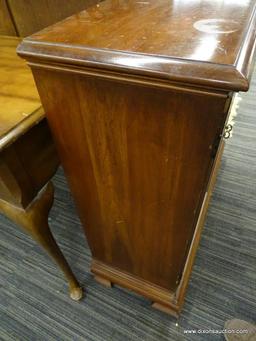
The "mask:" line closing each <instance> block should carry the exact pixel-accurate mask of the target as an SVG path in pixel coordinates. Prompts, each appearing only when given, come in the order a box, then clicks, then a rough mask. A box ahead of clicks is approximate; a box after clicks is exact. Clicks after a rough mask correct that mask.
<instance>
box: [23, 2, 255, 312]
mask: <svg viewBox="0 0 256 341" xmlns="http://www.w3.org/2000/svg"><path fill="white" fill-rule="evenodd" d="M254 13H255V1H247V2H246V3H244V2H241V3H238V2H236V3H232V4H231V3H230V2H227V1H222V2H219V1H217V0H214V1H199V0H198V1H197V0H196V1H193V2H188V1H185V0H183V1H174V0H173V1H167V0H160V1H147V2H137V1H110V0H107V1H104V2H102V3H100V4H98V5H97V6H95V7H91V8H89V9H88V10H87V11H83V12H81V13H80V14H77V15H75V16H73V17H70V18H69V19H67V20H65V21H63V22H61V23H59V24H57V25H55V26H52V27H50V28H47V29H45V30H43V31H41V32H39V33H37V34H35V35H33V36H31V37H29V38H27V39H25V40H23V43H22V44H21V46H20V47H19V49H18V53H19V54H20V55H21V56H23V57H24V58H26V59H27V61H28V63H29V65H30V66H31V68H32V71H33V74H34V77H35V80H36V84H37V87H38V90H39V94H40V97H41V100H42V103H43V105H44V107H45V109H46V112H47V118H48V121H49V124H50V127H51V130H52V132H53V135H54V138H55V141H56V145H57V148H58V151H59V154H60V157H61V161H62V164H63V166H64V169H65V172H66V175H67V177H68V180H69V184H70V187H71V190H72V193H73V195H74V198H75V201H76V204H77V206H78V210H79V214H80V218H81V220H82V222H83V225H84V229H85V233H86V236H87V239H88V242H89V245H90V248H91V251H92V258H93V260H92V272H93V273H94V274H95V277H96V279H98V280H99V281H100V282H102V283H103V284H106V285H111V283H114V284H115V283H117V284H120V285H122V286H124V287H127V288H130V289H132V290H134V291H136V292H138V293H140V294H142V295H145V296H146V297H148V298H149V299H150V300H152V301H153V302H154V307H156V308H158V309H162V310H164V311H166V312H169V313H171V314H174V315H177V314H179V312H180V310H181V307H182V304H183V301H184V293H185V290H186V287H187V284H188V279H189V275H190V272H191V268H192V264H193V259H194V256H195V252H196V248H197V245H198V242H199V237H200V233H201V229H202V226H203V220H204V217H205V214H206V210H207V205H208V202H209V198H210V193H211V190H212V188H213V184H214V180H215V177H216V173H217V168H218V164H219V162H220V157H221V152H222V150H223V142H222V137H221V136H222V134H223V130H224V129H225V124H226V123H225V122H226V120H227V117H228V110H229V106H230V101H231V99H232V96H233V93H234V91H246V90H248V88H249V79H250V72H251V71H250V70H251V66H252V63H253V59H254V50H255V49H254V47H255V14H254Z"/></svg>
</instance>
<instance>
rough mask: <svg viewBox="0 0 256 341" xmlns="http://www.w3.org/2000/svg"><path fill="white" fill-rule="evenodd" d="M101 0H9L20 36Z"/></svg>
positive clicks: (24, 35)
mask: <svg viewBox="0 0 256 341" xmlns="http://www.w3.org/2000/svg"><path fill="white" fill-rule="evenodd" d="M99 1H100V0H98V1H97V0H68V1H65V2H64V1H63V0H18V1H17V0H8V3H9V8H10V12H11V14H12V15H13V18H14V20H15V24H16V27H17V31H18V34H19V36H21V37H26V36H28V35H30V34H32V33H34V32H37V31H39V30H41V29H42V28H44V27H47V26H49V25H52V24H54V23H56V22H57V21H60V20H62V19H65V18H66V17H69V16H70V15H72V14H74V13H77V12H80V11H82V10H84V9H86V8H87V7H88V6H90V5H93V4H95V3H97V2H99Z"/></svg>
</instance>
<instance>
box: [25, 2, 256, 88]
mask: <svg viewBox="0 0 256 341" xmlns="http://www.w3.org/2000/svg"><path fill="white" fill-rule="evenodd" d="M255 8H256V4H255V1H254V0H251V1H248V2H243V1H241V2H236V3H232V4H228V5H227V3H226V2H222V3H221V4H220V2H219V1H211V2H209V1H203V2H202V1H199V0H198V1H192V2H191V3H188V1H187V0H184V1H179V2H178V3H176V2H174V1H168V0H159V1H146V2H140V1H125V2H124V1H118V0H117V1H110V0H108V1H103V2H102V3H100V4H98V5H97V6H95V7H92V8H90V9H88V10H87V11H83V12H81V13H80V14H78V15H76V16H73V17H70V18H69V19H66V20H65V21H63V22H62V23H59V24H57V25H54V26H53V27H51V28H46V29H45V30H43V31H42V32H39V33H38V34H36V35H34V36H33V37H32V38H28V39H26V40H24V41H23V45H22V51H21V53H22V55H23V56H26V57H27V58H29V56H30V55H31V54H32V53H36V54H37V55H38V58H39V57H40V59H41V60H42V61H45V62H49V63H50V62H58V61H59V58H62V63H68V64H71V65H82V66H84V67H89V68H90V71H92V67H94V68H100V69H103V70H104V72H103V70H101V72H102V73H103V74H105V73H106V71H107V70H111V71H112V72H113V71H116V72H122V74H123V73H127V74H128V75H129V74H132V75H134V74H138V75H143V76H151V77H154V78H160V79H163V80H168V81H169V80H172V81H177V82H183V83H189V84H192V85H193V86H195V85H196V86H204V87H205V86H207V87H208V86H210V87H214V88H217V89H228V90H243V91H244V90H248V85H249V83H248V73H249V70H250V65H251V62H252V57H253V55H254V52H255V49H254V46H255V38H256V30H255V23H256V15H255V13H256V11H255ZM202 18H207V19H205V20H213V18H215V19H216V18H217V19H216V20H217V22H211V21H210V22H208V24H207V21H206V23H202V22H200V20H201V19H202ZM218 20H221V21H220V22H218ZM205 31H206V32H205ZM207 31H209V32H208V33H207ZM84 32H86V34H84ZM223 32H224V33H223ZM225 32H227V33H225ZM35 42H36V44H35ZM142 54H143V55H142ZM83 71H85V68H83ZM98 72H99V71H98ZM126 77H127V76H126Z"/></svg>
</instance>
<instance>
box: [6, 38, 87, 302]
mask: <svg viewBox="0 0 256 341" xmlns="http://www.w3.org/2000/svg"><path fill="white" fill-rule="evenodd" d="M19 42H20V40H19V39H18V38H14V37H6V36H0V212H1V213H3V214H5V215H6V216H7V217H8V218H10V219H11V220H13V221H14V222H16V223H17V224H18V225H20V226H21V227H23V228H24V230H25V231H26V232H27V233H28V234H30V235H31V237H33V238H34V239H35V240H36V241H37V242H38V243H39V244H40V245H41V246H42V247H43V248H44V249H45V250H46V251H47V252H48V254H49V255H50V256H51V257H52V258H53V259H54V260H55V261H56V263H57V264H58V265H59V267H60V268H61V270H62V271H63V272H64V274H65V276H66V278H67V280H68V283H69V289H70V296H71V298H73V299H75V300H78V299H80V298H81V296H82V290H81V288H80V286H79V284H78V282H77V280H76V278H75V276H74V275H73V273H72V271H71V269H70V267H69V265H68V263H67V261H66V260H65V258H64V256H63V254H62V253H61V251H60V249H59V247H58V245H57V244H56V242H55V240H54V238H53V236H52V234H51V231H50V229H49V226H48V213H49V210H50V208H51V206H52V203H53V193H54V189H53V185H52V183H51V182H50V179H51V177H52V176H53V175H54V174H55V172H56V170H57V167H58V165H59V161H58V157H57V154H56V151H55V147H54V144H53V141H52V137H51V134H50V131H49V128H48V125H47V123H46V120H45V115H44V110H43V108H42V106H41V102H40V99H39V96H38V92H37V89H36V87H35V84H34V80H33V77H32V74H31V72H30V70H29V68H28V67H27V66H26V65H25V63H24V61H22V60H21V59H20V58H19V57H18V56H17V55H16V47H17V45H18V43H19Z"/></svg>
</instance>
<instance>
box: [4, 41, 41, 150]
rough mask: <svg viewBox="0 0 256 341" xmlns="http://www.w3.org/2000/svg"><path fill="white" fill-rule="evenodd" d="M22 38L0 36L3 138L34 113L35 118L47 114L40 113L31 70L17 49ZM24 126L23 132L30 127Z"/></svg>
mask: <svg viewBox="0 0 256 341" xmlns="http://www.w3.org/2000/svg"><path fill="white" fill-rule="evenodd" d="M19 41H20V39H19V38H16V37H3V36H0V117H1V120H0V140H2V138H3V137H4V136H7V135H8V134H9V133H11V130H12V129H14V128H15V127H17V126H19V125H21V124H23V123H25V122H29V120H28V118H29V116H30V115H31V114H33V113H34V112H37V114H38V116H39V117H36V120H35V121H37V120H40V119H42V118H43V117H44V113H43V112H39V109H40V108H41V107H42V105H41V102H40V98H39V95H38V92H37V89H36V86H35V82H34V79H33V76H32V74H31V71H30V69H29V68H28V67H27V66H26V63H25V62H24V61H23V60H22V59H20V58H17V55H16V52H15V49H16V46H17V44H18V43H19ZM31 123H32V122H31ZM22 126H23V130H22V131H21V132H20V133H21V134H22V133H24V131H25V130H26V129H27V128H28V126H27V124H23V125H22ZM18 136H19V135H18ZM18 136H17V135H15V137H16V138H17V137H18ZM13 137H14V136H13ZM7 140H8V138H6V141H5V143H4V145H5V144H7ZM8 141H9V140H8ZM2 147H3V144H2Z"/></svg>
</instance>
